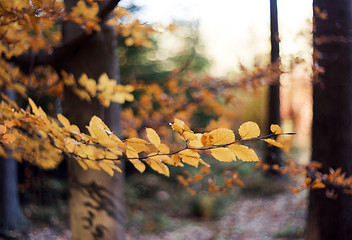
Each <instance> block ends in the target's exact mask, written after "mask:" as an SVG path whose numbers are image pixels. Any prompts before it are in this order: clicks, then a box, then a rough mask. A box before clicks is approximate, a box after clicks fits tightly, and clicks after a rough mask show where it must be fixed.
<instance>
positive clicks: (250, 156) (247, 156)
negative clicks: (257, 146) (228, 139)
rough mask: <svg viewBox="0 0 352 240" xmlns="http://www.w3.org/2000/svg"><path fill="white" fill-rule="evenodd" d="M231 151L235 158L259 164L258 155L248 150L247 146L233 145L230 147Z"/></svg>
mask: <svg viewBox="0 0 352 240" xmlns="http://www.w3.org/2000/svg"><path fill="white" fill-rule="evenodd" d="M229 149H230V150H231V151H232V153H233V154H235V156H236V157H237V158H238V159H240V160H242V161H246V162H257V161H259V158H258V156H257V154H256V153H255V152H254V151H253V149H250V148H248V147H247V146H244V145H238V144H231V145H230V146H229Z"/></svg>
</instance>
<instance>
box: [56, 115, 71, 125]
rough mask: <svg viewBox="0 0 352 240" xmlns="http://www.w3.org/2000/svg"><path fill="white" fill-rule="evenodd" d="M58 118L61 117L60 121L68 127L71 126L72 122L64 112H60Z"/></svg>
mask: <svg viewBox="0 0 352 240" xmlns="http://www.w3.org/2000/svg"><path fill="white" fill-rule="evenodd" d="M57 119H59V121H60V123H61V124H62V125H63V126H64V127H66V128H68V129H69V128H70V126H71V124H70V121H69V120H68V119H67V118H66V117H65V116H64V115H62V114H58V115H57Z"/></svg>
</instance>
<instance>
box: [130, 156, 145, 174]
mask: <svg viewBox="0 0 352 240" xmlns="http://www.w3.org/2000/svg"><path fill="white" fill-rule="evenodd" d="M129 161H130V162H131V163H132V164H133V166H134V167H135V168H136V169H137V170H138V171H139V172H141V173H142V172H144V171H145V164H144V163H142V162H141V161H140V160H138V159H129Z"/></svg>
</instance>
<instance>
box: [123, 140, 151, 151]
mask: <svg viewBox="0 0 352 240" xmlns="http://www.w3.org/2000/svg"><path fill="white" fill-rule="evenodd" d="M125 143H126V144H127V145H129V146H131V147H132V148H133V149H135V150H136V151H137V152H138V153H140V152H143V151H148V150H149V148H148V144H149V143H148V142H147V141H145V140H143V139H140V138H129V139H126V140H125Z"/></svg>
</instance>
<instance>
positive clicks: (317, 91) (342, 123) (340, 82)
mask: <svg viewBox="0 0 352 240" xmlns="http://www.w3.org/2000/svg"><path fill="white" fill-rule="evenodd" d="M313 4H314V7H318V8H319V9H320V12H323V11H326V12H327V14H328V18H327V19H326V20H324V19H322V18H320V17H319V16H318V15H319V14H317V11H315V31H314V50H315V51H316V53H317V54H315V55H319V56H320V57H319V59H318V60H317V63H318V64H319V65H320V66H321V67H323V68H324V69H325V73H324V74H322V75H320V76H319V78H318V82H317V83H315V84H314V87H313V131H312V160H313V161H318V162H321V163H322V164H323V171H325V172H327V171H328V169H329V168H333V169H336V168H339V167H341V168H342V169H343V171H345V172H346V174H347V176H349V175H351V174H352V151H351V149H352V55H351V54H352V42H351V33H352V1H351V0H340V1H331V0H314V1H313ZM316 9H317V8H316ZM322 36H324V37H325V39H327V40H328V41H321V40H322V39H321V38H320V37H322ZM344 38H345V40H344ZM337 192H338V198H337V199H336V200H332V199H329V198H327V197H326V196H325V190H311V191H310V196H309V209H308V221H307V231H306V237H305V238H306V239H307V240H325V239H326V240H330V239H334V240H346V239H352V195H347V194H344V193H342V192H339V191H337Z"/></svg>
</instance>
